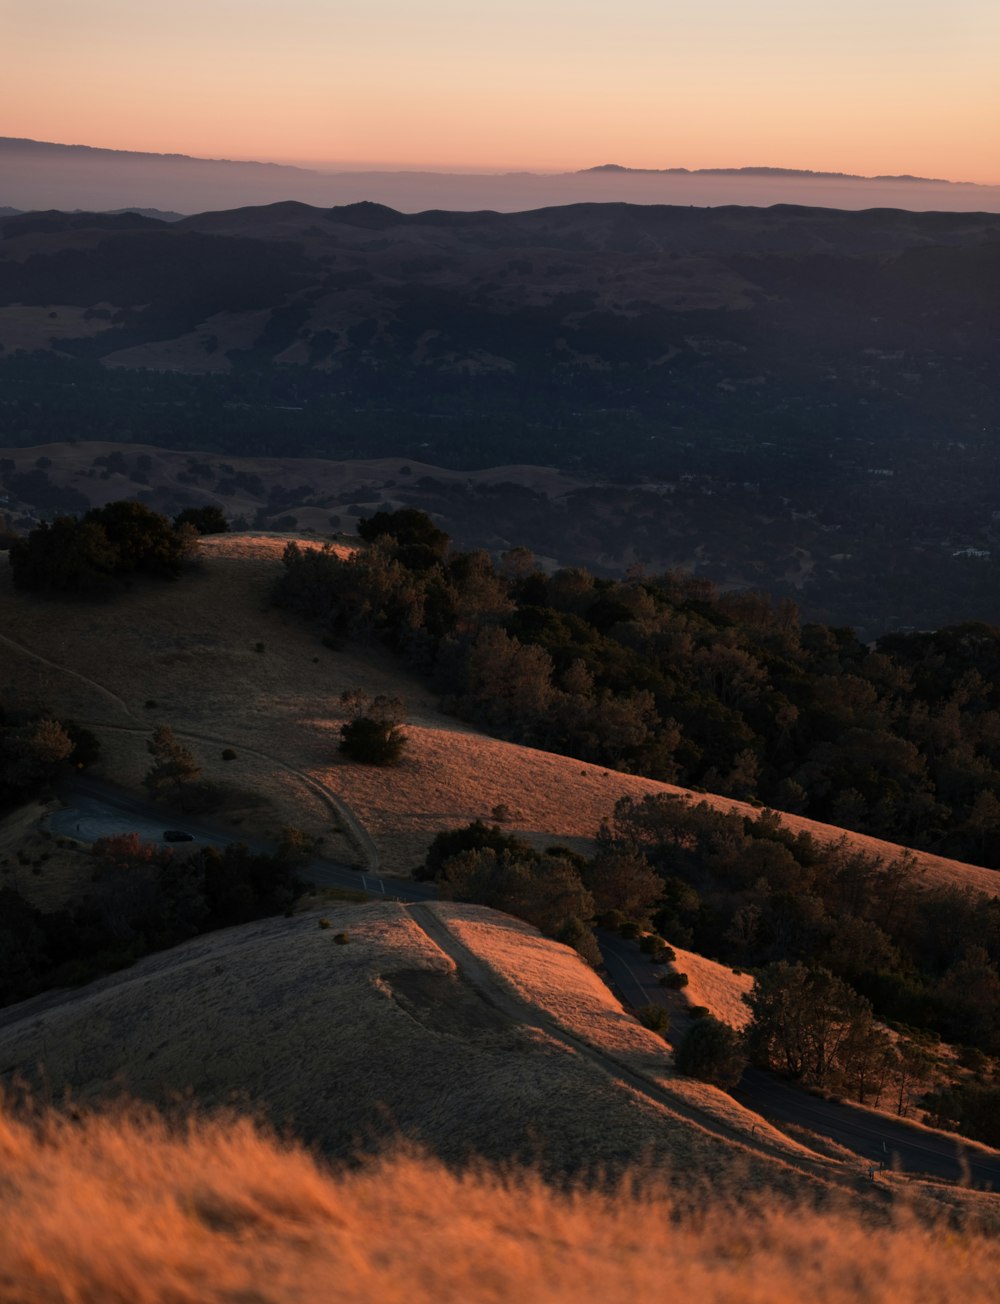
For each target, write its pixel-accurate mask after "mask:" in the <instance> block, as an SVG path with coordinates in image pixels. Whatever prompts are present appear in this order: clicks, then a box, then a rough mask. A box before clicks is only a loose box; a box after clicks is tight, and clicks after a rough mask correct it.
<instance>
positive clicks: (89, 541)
mask: <svg viewBox="0 0 1000 1304" xmlns="http://www.w3.org/2000/svg"><path fill="white" fill-rule="evenodd" d="M226 529H228V526H227V524H226V520H225V517H224V516H223V514H222V512H221V511H220V510H219V509H218V508H217V507H202V508H188V509H187V510H186V511H184V512H182V513H181V514H180V516H178V517H177V518H176V519H175V520H173V521H170V520H169V519H168V518H167V517H166V516H163V515H162V514H161V513H160V512H154V511H151V510H150V509H149V508H148V507H146V506H145V505H144V504H143V503H139V502H133V501H131V500H129V499H122V500H121V501H119V502H113V503H108V504H107V506H105V507H94V508H91V510H90V511H87V512H84V513H83V515H82V516H57V517H56V518H55V520H54V521H52V522H48V521H43V522H42V524H41V525H39V526H37V527H36V528H35V529H34V530H32V531H31V532H30V533H29V534H28V535H27V536H26V537H25V538H23V539H15V540H13V541H12V542H11V544H10V548H9V554H10V567H11V572H12V577H13V580H14V584H15V586H16V587H17V588H19V589H28V590H31V591H33V592H37V593H43V594H72V593H79V594H90V595H109V594H113V593H115V592H117V591H119V590H120V589H121V588H122V587H124V586H125V585H127V584H128V583H130V582H131V581H132V580H133V579H134V578H137V577H142V576H152V577H155V578H158V579H167V580H174V579H177V578H178V577H179V575H180V574H181V569H182V566H183V564H184V562H185V561H187V560H189V559H190V557H191V555H192V553H193V551H194V544H195V541H196V539H197V537H198V535H200V534H214V533H220V532H222V531H224V530H226Z"/></svg>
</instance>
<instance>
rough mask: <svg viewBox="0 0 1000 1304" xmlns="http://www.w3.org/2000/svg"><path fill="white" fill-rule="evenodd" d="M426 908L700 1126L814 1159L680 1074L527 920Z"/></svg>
mask: <svg viewBox="0 0 1000 1304" xmlns="http://www.w3.org/2000/svg"><path fill="white" fill-rule="evenodd" d="M430 908H431V909H433V910H434V912H435V913H436V914H437V915H438V916H439V917H440V918H441V919H442V921H443V922H444V923H445V924H446V925H447V927H448V929H449V931H450V932H451V933H452V934H454V936H455V937H456V938H458V940H459V941H460V942H461V943H463V944H464V945H465V946H466V947H468V949H469V950H470V951H471V952H472V953H473V954H474V955H475V956H476V958H477V959H478V960H480V961H481V962H482V963H483V964H484V965H485V966H486V967H487V968H488V970H489V971H490V975H491V977H492V979H493V980H494V981H495V982H496V983H498V984H499V985H500V986H501V988H504V989H506V990H507V991H509V992H510V993H512V994H513V995H514V996H516V997H517V999H518V1000H520V1001H521V1002H523V1003H524V1005H525V1007H526V1009H527V1010H528V1011H529V1012H530V1013H529V1017H531V1014H534V1016H535V1017H539V1016H540V1017H541V1018H542V1019H543V1020H544V1019H551V1020H552V1022H553V1023H555V1024H556V1026H557V1027H559V1028H562V1029H564V1030H566V1031H567V1032H569V1033H570V1034H572V1035H573V1036H575V1037H578V1038H580V1039H581V1040H582V1041H585V1042H587V1043H588V1045H591V1046H593V1047H595V1048H596V1049H598V1050H599V1051H600V1052H601V1053H602V1054H603V1055H605V1056H607V1057H608V1058H609V1059H610V1060H613V1061H615V1062H616V1063H618V1064H621V1065H623V1066H624V1067H626V1068H629V1069H631V1070H633V1071H634V1072H637V1073H638V1074H639V1075H640V1076H641V1077H643V1078H645V1079H647V1080H648V1081H649V1082H651V1083H652V1084H653V1085H654V1086H656V1087H657V1088H659V1089H661V1090H662V1091H665V1092H666V1093H667V1094H668V1095H669V1096H671V1097H673V1098H674V1100H675V1101H676V1103H677V1105H678V1106H687V1107H690V1108H692V1109H694V1110H696V1111H698V1113H699V1114H700V1115H702V1116H703V1121H704V1122H705V1123H709V1124H711V1123H715V1124H718V1125H721V1126H722V1127H723V1128H724V1129H726V1130H727V1131H728V1132H730V1133H731V1134H732V1136H733V1138H734V1139H739V1138H742V1139H743V1140H744V1141H752V1142H753V1143H754V1144H755V1145H760V1144H761V1143H764V1142H766V1143H767V1145H768V1147H769V1152H770V1153H771V1154H779V1155H784V1156H785V1157H786V1158H787V1159H788V1160H789V1161H793V1162H794V1161H798V1160H814V1159H815V1158H816V1156H815V1154H814V1153H813V1152H811V1151H809V1150H807V1148H806V1147H804V1146H802V1145H800V1144H798V1143H797V1142H795V1141H793V1140H791V1139H790V1138H789V1137H788V1136H787V1135H786V1134H785V1133H784V1132H781V1131H779V1129H777V1128H775V1127H772V1126H771V1124H769V1123H767V1122H766V1121H765V1120H764V1119H762V1118H761V1117H760V1116H759V1115H757V1114H754V1113H752V1112H751V1111H750V1110H748V1109H746V1108H744V1107H743V1106H742V1105H740V1104H738V1103H737V1102H736V1101H735V1100H734V1099H733V1098H732V1096H730V1095H727V1094H726V1092H724V1091H720V1090H719V1089H718V1088H716V1087H713V1086H710V1085H709V1084H708V1083H705V1082H696V1081H695V1080H694V1079H692V1078H687V1077H682V1076H681V1075H680V1074H678V1073H677V1072H676V1071H675V1070H674V1067H673V1056H672V1052H671V1047H670V1044H669V1042H668V1041H665V1040H664V1038H662V1037H661V1036H659V1035H658V1034H657V1033H654V1032H650V1031H649V1030H648V1029H647V1028H644V1027H642V1026H641V1025H640V1024H639V1023H637V1022H636V1021H635V1019H633V1018H632V1017H631V1016H629V1015H627V1014H625V1013H624V1011H623V1010H622V1008H621V1006H620V1005H619V1004H618V1002H617V1001H616V1000H615V998H614V997H613V996H612V994H611V992H610V991H609V990H608V988H607V987H606V986H605V985H604V983H603V982H601V980H600V978H598V976H597V974H595V973H594V971H593V970H592V969H590V968H589V967H588V966H587V965H585V964H584V963H583V962H582V961H581V960H580V957H579V956H578V955H577V954H576V952H575V951H573V950H571V949H570V948H569V947H568V946H561V945H559V944H557V943H555V942H550V941H549V940H547V939H546V938H543V937H542V936H541V935H540V934H539V933H538V931H537V930H536V929H535V928H532V927H531V925H530V924H525V923H523V922H522V921H521V920H518V919H511V918H509V917H507V916H503V915H498V914H497V913H496V912H495V911H492V910H485V909H483V908H482V907H479V906H466V905H456V904H453V903H451V902H448V903H439V904H436V905H434V906H432V907H430ZM679 956H680V952H678V957H679ZM698 958H700V957H698ZM704 963H706V964H707V963H708V962H707V961H705V962H704ZM750 981H751V985H752V980H750ZM853 1167H854V1168H857V1159H856V1157H855V1158H854V1164H853Z"/></svg>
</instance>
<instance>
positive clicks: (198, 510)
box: [174, 506, 229, 534]
mask: <svg viewBox="0 0 1000 1304" xmlns="http://www.w3.org/2000/svg"><path fill="white" fill-rule="evenodd" d="M183 525H190V526H193V527H194V529H196V530H197V531H198V533H199V534H226V533H227V532H228V530H229V522H228V521H227V520H226V516H225V513H224V512H223V510H222V508H221V507H211V506H209V507H185V508H184V510H183V511H182V512H181V514H180V515H179V516H175V517H174V529H180V527H181V526H183Z"/></svg>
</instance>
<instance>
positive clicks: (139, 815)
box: [48, 734, 434, 901]
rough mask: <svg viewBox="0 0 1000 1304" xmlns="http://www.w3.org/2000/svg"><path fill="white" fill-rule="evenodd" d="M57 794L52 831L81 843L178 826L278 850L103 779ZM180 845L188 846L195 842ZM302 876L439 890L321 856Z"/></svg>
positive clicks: (373, 888) (159, 834)
mask: <svg viewBox="0 0 1000 1304" xmlns="http://www.w3.org/2000/svg"><path fill="white" fill-rule="evenodd" d="M178 736H181V735H180V734H178ZM58 791H59V796H60V798H61V800H62V801H63V802H64V803H65V806H64V808H63V809H62V810H59V811H53V813H52V814H51V815H50V816H49V817H48V825H49V828H50V829H51V830H52V832H53V833H58V834H59V835H61V836H63V837H68V838H75V839H77V840H78V841H80V842H94V841H96V840H97V838H105V837H109V836H112V835H114V834H118V833H138V834H139V835H140V836H141V837H143V838H145V839H147V840H149V841H152V842H158V843H159V842H162V841H163V833H164V831H165V830H166V829H168V828H177V829H183V830H184V831H185V832H186V833H190V834H191V836H192V839H193V841H194V843H196V844H198V845H200V846H215V847H224V846H226V845H227V844H229V843H231V842H242V843H245V844H246V846H247V847H249V849H250V850H251V851H255V852H258V853H263V854H269V853H271V852H273V851H274V845H273V843H270V842H266V841H264V840H262V839H260V838H253V837H247V836H246V835H245V834H243V833H242V832H239V831H237V830H234V829H231V828H227V827H226V826H224V825H222V824H216V823H214V822H213V821H211V820H205V819H191V818H190V817H189V816H187V815H179V814H177V813H176V812H172V811H166V810H164V809H163V808H162V807H160V806H156V805H154V804H153V803H152V802H149V801H144V800H143V799H142V798H141V797H136V796H135V795H134V794H132V793H131V792H128V791H127V790H126V789H124V788H119V787H117V786H116V785H115V784H112V783H108V782H106V781H105V780H103V779H94V778H91V777H90V776H84V775H74V776H73V777H72V778H69V779H66V780H65V781H64V782H63V783H62V784H61V785H60V787H59V789H58ZM164 845H167V846H169V845H172V844H170V843H167V844H164ZM181 845H184V846H189V845H190V843H182V844H181ZM298 872H299V874H300V876H301V877H302V878H305V879H307V880H308V881H309V882H310V883H314V884H315V885H316V886H317V887H340V888H350V889H352V890H353V891H359V890H360V891H364V892H370V893H371V894H372V895H379V894H381V895H384V896H387V897H393V898H395V899H396V900H398V901H426V900H428V899H429V898H431V897H433V896H434V889H433V888H432V887H430V886H427V885H425V884H423V883H415V882H411V881H410V880H408V879H395V878H382V877H379V876H378V875H376V874H371V873H369V872H368V871H367V870H364V871H362V870H359V869H356V868H355V867H354V866H353V865H346V864H344V863H342V862H340V861H335V860H322V859H320V858H319V857H314V858H313V859H311V860H309V861H307V862H306V864H305V865H303V866H302V867H301V869H300V870H299V871H298Z"/></svg>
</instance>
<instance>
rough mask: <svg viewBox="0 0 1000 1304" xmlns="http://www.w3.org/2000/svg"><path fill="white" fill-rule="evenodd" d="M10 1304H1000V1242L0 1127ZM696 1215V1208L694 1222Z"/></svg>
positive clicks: (529, 1182)
mask: <svg viewBox="0 0 1000 1304" xmlns="http://www.w3.org/2000/svg"><path fill="white" fill-rule="evenodd" d="M0 1154H2V1155H3V1156H4V1218H3V1219H2V1220H0V1294H2V1296H3V1298H4V1299H5V1300H7V1301H10V1304H68V1302H69V1301H73V1302H74V1304H98V1302H100V1304H162V1302H163V1301H165V1300H170V1301H171V1302H172V1304H237V1302H238V1301H249V1300H253V1301H255V1302H256V1304H305V1302H306V1301H317V1300H325V1301H327V1300H328V1301H332V1302H333V1304H339V1302H340V1301H345V1302H346V1301H358V1300H370V1301H375V1300H379V1301H386V1304H402V1301H406V1304H458V1301H462V1302H463V1304H466V1302H471V1301H475V1302H476V1304H507V1301H509V1300H512V1299H514V1300H518V1301H521V1302H522V1304H553V1302H556V1301H573V1304H607V1302H608V1301H624V1300H641V1299H646V1298H649V1297H650V1296H655V1295H658V1294H662V1293H663V1290H664V1282H665V1281H668V1282H669V1293H670V1295H671V1296H673V1297H675V1298H677V1299H680V1300H698V1301H701V1302H703V1304H733V1302H734V1301H740V1304H792V1302H793V1301H799V1300H806V1299H808V1300H814V1301H816V1302H817V1304H862V1302H863V1304H918V1301H919V1304H949V1302H950V1301H952V1300H956V1299H961V1300H963V1301H965V1304H988V1302H989V1301H992V1300H994V1299H995V1297H996V1280H997V1273H998V1271H1000V1242H998V1241H997V1239H996V1236H995V1234H991V1231H992V1229H991V1228H990V1226H989V1225H988V1224H986V1223H984V1222H983V1221H982V1220H981V1219H979V1220H977V1219H975V1218H966V1219H965V1220H964V1221H963V1222H962V1223H961V1224H960V1225H949V1224H946V1223H945V1222H944V1221H943V1220H941V1219H937V1220H935V1219H921V1218H919V1217H917V1216H915V1215H914V1214H912V1213H908V1212H906V1211H901V1212H898V1213H895V1214H894V1215H892V1216H889V1217H882V1218H877V1219H875V1218H872V1217H871V1211H870V1210H868V1211H861V1210H859V1209H857V1208H855V1207H852V1206H851V1205H850V1204H849V1203H848V1202H847V1201H840V1202H838V1201H829V1200H827V1201H825V1202H824V1203H823V1205H822V1206H818V1205H814V1204H809V1203H803V1202H802V1201H791V1200H787V1199H781V1198H775V1196H774V1195H773V1194H771V1193H768V1195H767V1196H766V1198H760V1197H758V1196H755V1195H754V1194H753V1193H751V1192H748V1190H747V1189H746V1185H745V1183H743V1182H741V1180H740V1175H739V1173H738V1172H735V1171H734V1173H733V1174H732V1175H731V1177H730V1180H728V1181H726V1182H724V1183H720V1182H718V1181H714V1182H711V1184H709V1183H708V1182H706V1181H704V1180H702V1179H699V1178H697V1177H693V1176H692V1175H691V1174H690V1173H687V1172H680V1173H676V1172H674V1171H672V1170H670V1169H669V1168H660V1169H659V1170H651V1169H648V1168H638V1169H635V1170H633V1171H632V1172H630V1173H629V1175H628V1176H627V1178H626V1180H625V1181H624V1182H623V1183H622V1184H621V1185H620V1186H619V1187H617V1188H608V1187H596V1188H595V1187H589V1188H588V1187H580V1186H575V1187H570V1188H569V1189H565V1188H553V1187H551V1186H548V1185H546V1183H545V1182H544V1181H543V1180H541V1179H540V1178H539V1176H538V1175H537V1174H536V1173H534V1172H531V1171H523V1170H511V1169H509V1168H508V1169H506V1170H504V1171H503V1172H497V1171H495V1170H490V1169H487V1168H485V1167H483V1166H479V1167H476V1168H474V1169H464V1170H456V1169H454V1168H452V1167H446V1166H445V1165H443V1164H442V1163H440V1162H438V1161H436V1160H434V1159H431V1158H428V1157H426V1156H422V1155H420V1154H412V1153H407V1152H397V1153H394V1154H392V1155H390V1156H387V1157H384V1158H382V1159H380V1160H378V1161H376V1162H370V1163H367V1164H364V1165H362V1166H360V1167H354V1168H347V1169H340V1170H337V1171H330V1170H328V1169H327V1168H325V1166H324V1165H323V1164H322V1163H321V1162H319V1161H317V1159H316V1157H315V1156H314V1155H312V1154H310V1153H309V1152H308V1151H306V1150H305V1149H303V1148H302V1146H301V1145H299V1144H297V1143H295V1142H290V1141H287V1140H285V1141H278V1140H277V1139H275V1138H274V1137H273V1136H272V1135H269V1134H268V1133H267V1132H265V1131H262V1130H261V1129H260V1128H259V1127H257V1126H255V1125H254V1124H253V1123H252V1122H249V1121H248V1120H246V1119H245V1118H239V1117H232V1116H231V1117H226V1116H223V1117H218V1118H210V1119H197V1118H195V1119H188V1120H183V1121H182V1124H181V1126H172V1125H171V1123H170V1122H168V1121H165V1120H164V1119H163V1118H161V1117H159V1116H158V1115H155V1114H153V1113H151V1112H148V1111H145V1112H144V1111H140V1110H136V1109H134V1108H133V1109H131V1110H125V1111H121V1112H119V1113H112V1114H110V1115H91V1114H87V1115H85V1116H84V1117H83V1118H82V1119H81V1120H79V1121H72V1120H69V1119H67V1118H66V1117H65V1116H59V1115H54V1114H45V1115H43V1116H42V1117H40V1118H37V1119H34V1120H32V1119H27V1120H25V1119H22V1118H19V1117H15V1116H13V1115H11V1114H10V1113H9V1112H7V1111H5V1112H4V1113H2V1114H0ZM692 1205H695V1206H696V1207H695V1209H694V1210H692Z"/></svg>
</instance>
